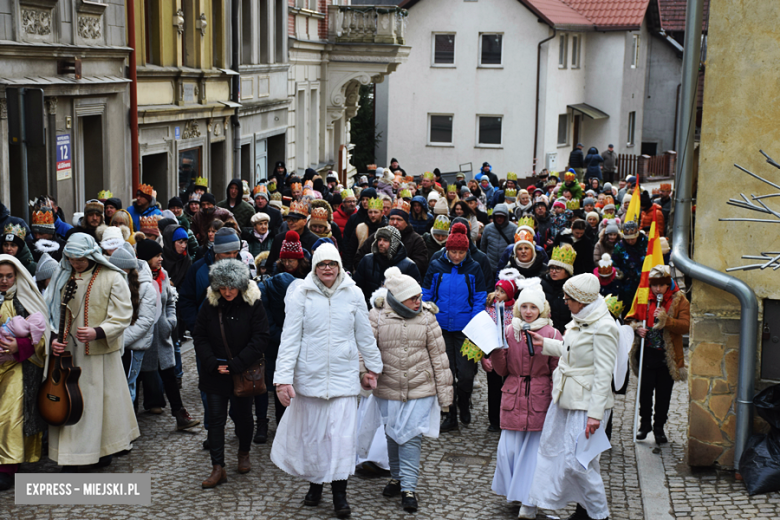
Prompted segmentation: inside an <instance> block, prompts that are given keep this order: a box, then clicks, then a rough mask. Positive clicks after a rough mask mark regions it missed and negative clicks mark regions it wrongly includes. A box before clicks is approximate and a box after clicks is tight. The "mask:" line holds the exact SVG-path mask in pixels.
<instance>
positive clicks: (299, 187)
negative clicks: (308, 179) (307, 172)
mask: <svg viewBox="0 0 780 520" xmlns="http://www.w3.org/2000/svg"><path fill="white" fill-rule="evenodd" d="M290 189H291V190H292V191H299V190H302V189H303V185H302V184H301V183H300V182H293V183H292V184H291V185H290Z"/></svg>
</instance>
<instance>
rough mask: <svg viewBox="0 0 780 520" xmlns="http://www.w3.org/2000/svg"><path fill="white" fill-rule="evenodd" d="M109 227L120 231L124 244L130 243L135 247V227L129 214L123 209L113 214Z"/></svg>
mask: <svg viewBox="0 0 780 520" xmlns="http://www.w3.org/2000/svg"><path fill="white" fill-rule="evenodd" d="M110 225H111V226H116V227H118V228H119V229H120V230H121V231H122V237H123V238H124V239H125V241H126V242H130V245H133V246H134V245H135V236H134V235H135V231H136V228H135V225H134V224H133V219H132V217H131V216H130V213H128V212H127V210H125V209H120V210H119V211H117V212H116V213H115V214H114V217H113V218H112V219H111V222H110Z"/></svg>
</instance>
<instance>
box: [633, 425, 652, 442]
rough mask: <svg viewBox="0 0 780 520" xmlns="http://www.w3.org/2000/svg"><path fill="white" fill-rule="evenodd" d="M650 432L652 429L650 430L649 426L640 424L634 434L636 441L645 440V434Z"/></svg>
mask: <svg viewBox="0 0 780 520" xmlns="http://www.w3.org/2000/svg"><path fill="white" fill-rule="evenodd" d="M651 431H652V428H650V425H649V424H641V425H639V431H637V432H636V439H637V440H638V441H643V440H645V439H646V438H647V434H648V433H650V432H651Z"/></svg>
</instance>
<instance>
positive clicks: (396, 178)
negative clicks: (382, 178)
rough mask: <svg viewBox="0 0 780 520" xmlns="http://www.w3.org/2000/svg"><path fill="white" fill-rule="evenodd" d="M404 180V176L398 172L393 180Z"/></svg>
mask: <svg viewBox="0 0 780 520" xmlns="http://www.w3.org/2000/svg"><path fill="white" fill-rule="evenodd" d="M403 180H404V178H403V177H401V174H400V173H396V174H395V177H393V182H402V181H403Z"/></svg>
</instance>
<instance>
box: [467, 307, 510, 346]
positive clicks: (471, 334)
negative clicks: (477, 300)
mask: <svg viewBox="0 0 780 520" xmlns="http://www.w3.org/2000/svg"><path fill="white" fill-rule="evenodd" d="M463 334H465V335H466V337H467V338H469V339H470V340H471V341H473V342H474V344H475V345H476V346H478V347H479V348H480V350H482V352H484V353H485V354H490V353H491V352H493V350H495V349H497V348H500V347H502V345H501V343H499V342H498V338H497V337H496V324H495V323H494V322H493V318H491V317H490V314H488V313H487V311H482V312H480V313H479V314H477V315H476V316H474V317H473V318H472V319H471V321H470V322H469V323H468V325H466V327H465V328H464V329H463Z"/></svg>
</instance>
